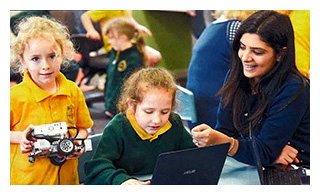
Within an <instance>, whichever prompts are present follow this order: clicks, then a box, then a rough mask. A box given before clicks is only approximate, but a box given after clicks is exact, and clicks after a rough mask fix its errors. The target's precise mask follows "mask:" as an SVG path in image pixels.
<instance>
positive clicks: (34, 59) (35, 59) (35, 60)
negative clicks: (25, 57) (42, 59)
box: [31, 57, 39, 62]
mask: <svg viewBox="0 0 320 195" xmlns="http://www.w3.org/2000/svg"><path fill="white" fill-rule="evenodd" d="M38 60H39V57H33V58H31V61H33V62H37V61H38Z"/></svg>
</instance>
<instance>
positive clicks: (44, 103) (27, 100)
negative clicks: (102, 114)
mask: <svg viewBox="0 0 320 195" xmlns="http://www.w3.org/2000/svg"><path fill="white" fill-rule="evenodd" d="M18 30H19V34H18V36H17V38H16V40H15V41H14V42H13V43H12V45H11V46H10V49H11V64H16V65H17V66H18V67H19V70H20V72H21V73H22V74H23V75H24V80H23V82H21V83H20V84H18V85H16V86H14V87H12V88H11V89H10V183H11V184H58V183H60V184H79V179H78V172H77V164H78V160H77V157H78V156H79V155H81V154H82V153H83V150H82V151H81V152H78V153H76V154H75V155H76V157H75V158H70V159H68V160H67V161H66V162H65V163H64V164H63V165H62V166H61V167H60V166H56V165H54V164H52V163H51V161H50V159H49V158H47V157H42V158H37V159H36V161H35V162H34V163H30V162H29V161H28V153H29V152H30V151H31V150H32V148H33V143H32V142H30V141H28V140H27V139H26V134H27V133H28V132H29V131H30V130H32V129H33V125H42V124H51V123H55V122H66V123H67V126H68V127H77V128H78V130H79V133H78V136H77V138H86V137H87V135H88V133H87V130H86V129H88V128H90V127H91V126H92V125H93V121H92V120H91V118H90V114H89V111H88V108H87V106H86V103H85V100H84V96H83V94H82V92H81V91H80V89H79V88H78V87H77V85H76V84H75V83H73V82H71V81H69V80H67V79H66V78H65V76H64V75H63V74H62V73H60V67H61V65H62V64H66V63H67V62H68V61H70V60H71V59H72V58H73V55H74V49H73V44H72V42H71V41H70V40H69V34H68V30H67V29H66V27H64V26H62V25H61V24H60V23H58V22H56V21H54V20H53V19H48V18H45V17H29V18H25V19H24V20H23V21H22V22H20V23H19V26H18ZM71 134H72V133H71ZM73 135H74V134H73Z"/></svg>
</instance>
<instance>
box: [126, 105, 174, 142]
mask: <svg viewBox="0 0 320 195" xmlns="http://www.w3.org/2000/svg"><path fill="white" fill-rule="evenodd" d="M126 116H127V118H128V120H129V122H130V124H131V126H132V128H133V129H134V130H135V131H136V133H137V134H138V135H139V137H140V138H141V139H142V140H149V141H150V142H152V141H153V140H155V139H157V138H158V136H159V135H161V134H163V133H165V132H166V131H168V130H169V129H170V128H171V127H172V124H171V123H170V121H168V122H167V123H166V124H165V125H164V126H163V127H161V128H160V129H159V130H158V131H157V132H156V133H155V134H153V135H151V134H149V133H147V132H146V131H145V130H144V129H142V128H141V127H140V125H139V124H138V122H137V121H136V117H135V116H134V113H131V112H129V111H127V113H126Z"/></svg>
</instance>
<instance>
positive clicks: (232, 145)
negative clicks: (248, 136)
mask: <svg viewBox="0 0 320 195" xmlns="http://www.w3.org/2000/svg"><path fill="white" fill-rule="evenodd" d="M231 139H232V144H231V146H230V148H229V150H228V153H229V152H230V151H231V150H232V149H233V147H234V138H233V137H231Z"/></svg>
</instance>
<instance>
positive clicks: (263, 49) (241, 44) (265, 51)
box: [240, 41, 267, 52]
mask: <svg viewBox="0 0 320 195" xmlns="http://www.w3.org/2000/svg"><path fill="white" fill-rule="evenodd" d="M240 45H244V46H246V45H245V44H243V43H242V42H241V41H240ZM250 49H253V50H255V49H259V50H263V51H265V52H267V50H265V49H263V48H261V47H250Z"/></svg>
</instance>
